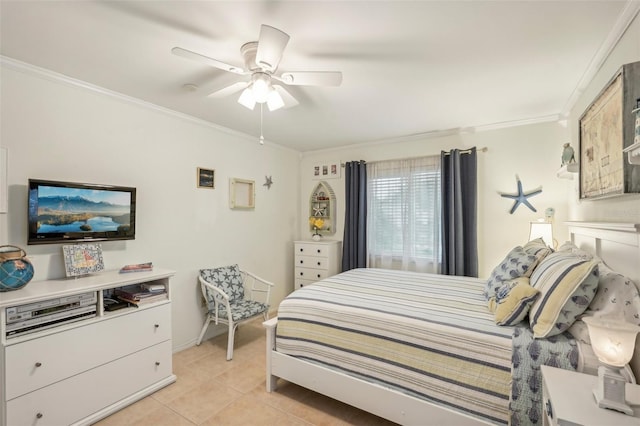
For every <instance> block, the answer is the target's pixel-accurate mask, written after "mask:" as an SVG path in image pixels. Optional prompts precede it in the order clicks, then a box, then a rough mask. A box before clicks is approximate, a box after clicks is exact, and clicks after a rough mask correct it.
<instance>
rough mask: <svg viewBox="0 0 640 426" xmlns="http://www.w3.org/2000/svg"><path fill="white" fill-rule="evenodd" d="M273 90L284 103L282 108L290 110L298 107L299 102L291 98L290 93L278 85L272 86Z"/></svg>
mask: <svg viewBox="0 0 640 426" xmlns="http://www.w3.org/2000/svg"><path fill="white" fill-rule="evenodd" d="M273 89H274V90H275V91H276V92H278V94H279V95H280V97H281V98H282V102H284V107H283V108H291V107H294V106H296V105H298V104H299V103H300V102H298V101H297V100H296V98H294V97H293V95H292V94H291V93H289V92H288V91H287V90H286V89H285V88H284V87H282V86H280V85H279V84H274V85H273Z"/></svg>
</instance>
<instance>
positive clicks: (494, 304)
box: [489, 277, 540, 325]
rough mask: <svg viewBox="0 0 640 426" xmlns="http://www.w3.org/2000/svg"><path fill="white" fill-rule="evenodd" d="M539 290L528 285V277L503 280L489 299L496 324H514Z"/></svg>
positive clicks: (524, 315) (527, 310)
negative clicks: (493, 295)
mask: <svg viewBox="0 0 640 426" xmlns="http://www.w3.org/2000/svg"><path fill="white" fill-rule="evenodd" d="M538 294H540V292H539V291H538V290H536V289H535V288H533V287H531V286H530V285H529V278H527V277H520V278H516V279H515V280H510V281H505V282H504V283H503V284H502V286H500V288H499V289H498V290H497V291H496V295H495V297H492V298H491V299H489V310H490V311H491V312H493V313H495V314H496V324H498V325H516V324H518V323H519V322H520V321H522V320H523V319H524V318H525V317H526V316H527V314H528V313H529V308H531V305H532V304H533V302H535V300H536V298H537V297H538Z"/></svg>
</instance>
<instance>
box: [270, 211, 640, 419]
mask: <svg viewBox="0 0 640 426" xmlns="http://www.w3.org/2000/svg"><path fill="white" fill-rule="evenodd" d="M566 224H567V226H568V227H569V233H570V235H571V241H572V242H573V243H574V244H575V245H576V246H578V247H579V248H581V249H584V250H586V251H589V252H592V253H595V254H597V255H598V256H599V257H600V258H601V259H603V260H604V261H605V262H606V263H607V264H608V265H609V266H610V267H611V269H613V270H615V271H618V272H620V273H622V274H624V275H626V276H628V277H630V278H632V279H633V280H634V281H635V282H636V283H639V284H640V225H638V224H632V223H603V222H567V223H566ZM277 324H278V318H277V317H276V318H273V319H271V320H269V321H266V322H265V323H264V326H265V328H266V331H267V348H266V349H267V363H266V364H267V365H266V367H267V372H266V373H267V392H273V391H275V390H276V383H277V380H278V378H282V379H284V380H287V381H289V382H291V383H295V384H298V385H300V386H303V387H305V388H307V389H311V390H313V391H315V392H318V393H320V394H323V395H326V396H329V397H331V398H333V399H337V400H338V401H342V402H344V403H346V404H349V405H352V406H354V407H357V408H360V409H362V410H365V411H367V412H370V413H372V414H375V415H377V416H379V417H383V418H385V419H388V420H391V421H393V422H396V423H400V424H425V422H426V421H428V423H429V424H437V425H456V426H458V425H460V426H462V425H482V424H488V423H486V422H484V421H482V420H481V419H477V418H474V417H470V416H468V415H466V414H464V413H460V412H457V411H454V410H451V409H448V408H446V407H442V406H439V405H436V404H434V403H432V402H429V401H424V400H421V399H418V398H415V397H412V396H410V395H406V394H403V393H401V392H398V391H395V390H392V389H388V388H385V387H383V386H380V385H378V384H375V383H369V382H367V381H365V380H362V379H358V378H355V377H352V376H349V375H346V374H343V373H340V372H337V371H333V370H331V369H328V368H325V367H322V366H320V365H317V364H313V363H310V362H307V361H304V360H301V359H298V358H295V357H291V356H288V355H284V354H281V353H279V352H277V351H276V350H275V339H276V326H277ZM639 340H640V339H639ZM631 365H632V368H633V370H634V372H635V373H636V375H637V376H638V377H640V375H638V373H640V344H639V343H638V341H637V340H636V352H635V356H634V359H633V360H632V362H631Z"/></svg>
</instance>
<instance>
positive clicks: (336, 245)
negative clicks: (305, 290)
mask: <svg viewBox="0 0 640 426" xmlns="http://www.w3.org/2000/svg"><path fill="white" fill-rule="evenodd" d="M341 255H342V242H341V241H335V240H324V241H295V242H294V262H295V281H294V285H295V288H294V289H295V290H298V289H299V288H300V287H304V286H305V285H308V284H311V283H314V282H316V281H318V280H321V279H323V278H327V277H330V276H331V275H335V274H337V273H339V272H340V270H341V264H340V259H341Z"/></svg>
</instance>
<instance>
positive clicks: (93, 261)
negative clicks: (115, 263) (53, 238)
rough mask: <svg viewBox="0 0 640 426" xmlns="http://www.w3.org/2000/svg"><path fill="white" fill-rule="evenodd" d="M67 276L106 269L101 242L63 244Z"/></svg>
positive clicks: (77, 275) (76, 275)
mask: <svg viewBox="0 0 640 426" xmlns="http://www.w3.org/2000/svg"><path fill="white" fill-rule="evenodd" d="M62 257H63V258H64V268H65V270H66V272H67V277H79V276H82V275H88V274H92V273H95V272H100V271H102V270H104V261H103V260H102V246H101V245H100V244H70V245H65V246H62Z"/></svg>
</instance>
